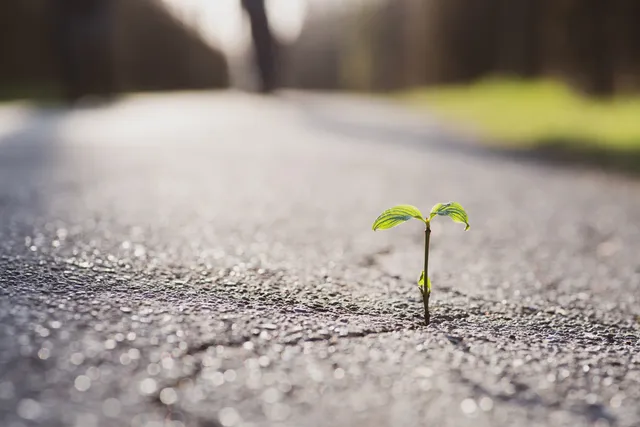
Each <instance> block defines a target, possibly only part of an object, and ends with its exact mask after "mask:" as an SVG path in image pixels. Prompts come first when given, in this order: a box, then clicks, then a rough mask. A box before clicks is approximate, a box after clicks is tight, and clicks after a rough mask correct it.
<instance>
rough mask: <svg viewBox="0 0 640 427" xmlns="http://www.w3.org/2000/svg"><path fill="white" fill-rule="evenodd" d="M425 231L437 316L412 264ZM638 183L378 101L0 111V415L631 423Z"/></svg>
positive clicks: (53, 419)
mask: <svg viewBox="0 0 640 427" xmlns="http://www.w3.org/2000/svg"><path fill="white" fill-rule="evenodd" d="M449 200H455V201H458V202H460V203H462V204H463V206H465V208H466V209H467V211H468V212H469V215H470V218H471V230H470V231H468V232H463V226H462V225H460V224H454V223H452V222H451V221H449V220H448V219H446V218H439V219H437V220H436V222H435V223H434V225H433V233H432V236H431V242H432V248H431V268H432V271H431V278H432V282H433V294H432V298H431V299H432V306H433V309H432V324H431V325H430V326H428V327H425V326H423V324H422V305H421V301H420V295H419V292H418V290H417V287H416V284H415V281H416V279H417V276H418V275H419V273H420V271H421V267H422V266H421V263H422V251H423V246H422V245H423V232H422V228H421V226H420V224H419V223H418V222H417V221H414V222H409V223H407V224H403V225H402V226H400V227H398V228H395V229H393V230H388V231H381V232H375V233H374V232H372V231H371V224H372V222H373V220H374V219H375V218H376V216H377V215H378V214H379V213H380V212H381V211H382V210H384V209H386V208H388V207H390V206H392V205H394V204H398V203H408V204H415V205H417V206H418V207H420V208H421V209H423V210H424V211H428V210H429V209H430V208H431V206H432V205H433V204H435V203H436V202H441V201H443V202H444V201H449ZM639 220H640V182H638V181H634V180H632V179H630V178H625V177H621V176H614V175H607V174H605V173H602V172H598V171H595V170H580V169H567V168H557V167H551V166H545V165H543V164H538V163H534V162H528V161H524V160H513V159H509V158H506V157H504V156H499V155H486V154H483V152H482V151H479V150H473V149H461V148H459V146H458V145H456V144H455V141H454V140H453V138H452V137H451V136H450V135H449V134H447V133H445V132H443V131H442V130H441V129H440V128H439V127H438V126H437V125H436V124H435V123H434V122H433V121H431V120H429V119H428V118H418V117H416V116H413V115H411V114H410V113H408V112H406V111H404V110H402V109H400V107H395V106H393V105H388V104H384V103H382V102H380V101H376V102H374V101H369V100H366V99H364V98H361V99H359V98H350V97H338V96H328V95H327V96H320V95H303V94H288V95H287V96H285V97H282V98H279V99H268V98H262V97H253V96H250V95H243V94H235V93H219V94H193V93H184V94H171V95H144V96H135V97H129V98H125V99H122V100H120V101H118V102H116V103H113V104H110V105H107V106H102V107H93V108H84V109H74V110H63V109H33V108H30V107H28V106H25V105H19V104H11V105H7V106H4V107H0V420H1V422H0V425H2V426H3V427H28V426H51V427H57V426H78V427H98V426H99V427H101V426H108V427H110V426H114V427H115V426H118V427H121V426H131V427H163V426H165V427H191V426H195V427H219V426H223V427H249V426H252V427H259V426H282V427H284V426H291V427H294V426H295V427H297V426H309V427H323V426H331V427H342V426H344V427H346V426H353V427H356V426H357V427H359V426H366V427H383V426H394V427H395V426H402V427H412V426H439V427H448V426H451V427H461V426H474V427H483V426H554V427H556V426H572V427H575V426H598V427H604V426H629V427H631V426H638V425H640V405H639V404H638V402H639V401H640V317H639V314H640V305H639V304H640V259H639V256H638V254H639V253H640V225H639V224H640V221H639Z"/></svg>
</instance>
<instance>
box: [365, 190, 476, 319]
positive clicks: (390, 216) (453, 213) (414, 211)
mask: <svg viewBox="0 0 640 427" xmlns="http://www.w3.org/2000/svg"><path fill="white" fill-rule="evenodd" d="M436 215H440V216H448V217H449V218H451V219H452V220H453V221H454V222H460V223H462V224H464V225H465V227H464V230H465V231H467V230H468V229H469V216H468V215H467V212H465V210H464V208H463V207H462V206H461V205H460V203H456V202H450V203H438V204H437V205H435V206H434V207H433V208H432V209H431V213H429V217H428V218H427V217H423V216H422V213H421V212H420V210H419V209H418V208H416V207H415V206H411V205H398V206H394V207H392V208H391V209H387V210H386V211H384V212H382V213H381V214H380V216H379V217H378V218H377V219H376V220H375V222H374V223H373V231H376V230H386V229H388V228H393V227H395V226H396V225H399V224H402V223H403V222H405V221H408V220H410V219H411V218H415V219H418V220H420V221H422V222H424V223H425V230H424V236H425V238H424V270H422V274H420V278H419V279H418V289H419V290H420V294H421V295H422V302H423V304H424V321H425V323H426V324H427V325H428V324H429V321H430V315H429V297H430V296H431V280H430V279H429V238H430V236H431V220H432V219H433V218H434V217H435V216H436ZM425 282H426V283H425Z"/></svg>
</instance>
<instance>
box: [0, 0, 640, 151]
mask: <svg viewBox="0 0 640 427" xmlns="http://www.w3.org/2000/svg"><path fill="white" fill-rule="evenodd" d="M0 8H1V12H0V58H1V63H2V66H1V67H0V99H4V100H10V99H25V98H27V99H33V100H40V101H43V100H47V101H61V100H66V101H71V102H76V101H78V100H81V99H87V97H89V98H91V97H95V96H96V95H97V96H100V97H102V98H105V97H106V98H109V97H111V96H113V95H116V94H123V93H131V92H140V91H165V90H194V89H222V88H228V87H234V88H238V89H242V90H257V91H262V92H273V91H274V89H276V88H295V89H306V90H309V89H313V90H331V91H336V90H341V91H358V92H375V93H377V94H384V95H385V96H388V97H390V98H392V99H393V100H394V101H399V102H402V103H405V104H406V105H408V106H410V107H412V108H415V109H417V110H420V109H428V110H429V111H430V112H432V113H437V114H440V115H441V116H442V117H444V118H450V119H452V120H453V121H455V122H456V123H465V124H468V125H469V126H471V127H472V128H474V129H476V130H478V131H479V134H480V135H483V136H486V139H487V140H490V141H492V142H494V143H496V141H500V144H502V145H509V146H510V147H514V146H516V147H527V148H531V147H532V146H545V147H548V146H556V147H563V148H566V147H568V149H569V150H572V151H575V150H576V147H577V148H578V149H579V150H581V151H588V150H591V151H596V152H599V151H601V150H602V149H606V151H607V152H609V151H612V150H613V151H625V156H626V155H627V154H628V152H629V151H635V148H636V146H637V145H638V141H639V140H640V125H639V124H638V122H639V120H637V119H636V118H637V117H639V116H640V102H639V101H638V98H637V94H638V92H639V91H640V29H639V28H638V26H637V25H636V22H637V20H638V18H640V4H639V3H638V2H636V1H632V0H614V1H608V2H603V1H599V0H478V1H474V2H472V3H471V2H469V1H465V0H349V1H346V0H306V1H305V0H296V1H290V0H22V1H11V2H4V3H3V5H2V6H0ZM488 107H490V108H488ZM587 149H588V150H587ZM592 154H593V153H592Z"/></svg>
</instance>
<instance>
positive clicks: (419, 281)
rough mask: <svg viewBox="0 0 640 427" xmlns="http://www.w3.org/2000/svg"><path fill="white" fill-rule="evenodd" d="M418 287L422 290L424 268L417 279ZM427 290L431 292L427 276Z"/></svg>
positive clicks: (429, 280)
mask: <svg viewBox="0 0 640 427" xmlns="http://www.w3.org/2000/svg"><path fill="white" fill-rule="evenodd" d="M418 287H419V288H420V290H421V291H423V290H424V270H422V273H420V278H419V279H418ZM427 292H431V279H429V278H428V277H427Z"/></svg>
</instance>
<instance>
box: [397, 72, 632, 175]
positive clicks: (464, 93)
mask: <svg viewBox="0 0 640 427" xmlns="http://www.w3.org/2000/svg"><path fill="white" fill-rule="evenodd" d="M397 98H398V99H399V100H401V102H403V103H405V104H407V105H410V106H412V107H414V108H417V109H424V110H428V111H430V112H431V113H433V114H435V115H436V116H440V117H441V118H443V119H445V120H450V121H452V122H455V123H456V124H462V125H468V126H469V127H471V129H472V130H474V131H476V132H477V133H478V135H479V136H480V137H481V138H482V139H483V140H484V141H485V142H486V143H487V144H488V145H490V146H491V147H493V148H506V149H517V150H522V151H527V150H533V151H536V152H541V151H544V152H545V153H549V154H552V153H554V152H556V153H559V154H562V156H563V157H565V158H568V157H575V158H576V159H583V160H589V161H592V162H596V161H597V162H596V163H607V165H608V166H616V165H619V166H621V167H623V168H627V169H629V168H631V169H633V170H637V171H640V96H637V95H636V96H619V97H614V98H610V99H596V98H590V97H587V96H584V95H581V94H578V93H576V92H574V91H572V90H571V89H570V88H569V87H568V86H567V85H565V84H563V83H560V82H557V81H551V80H535V81H523V80H512V79H498V78H494V79H490V80H485V81H481V82H478V83H474V84H470V85H460V86H441V87H435V88H426V89H424V88H418V89H413V90H410V91H406V92H402V93H399V94H397Z"/></svg>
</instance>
